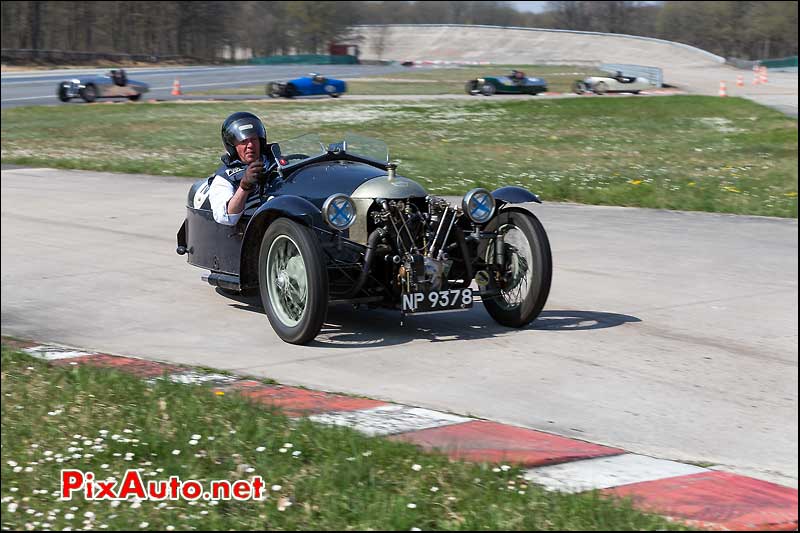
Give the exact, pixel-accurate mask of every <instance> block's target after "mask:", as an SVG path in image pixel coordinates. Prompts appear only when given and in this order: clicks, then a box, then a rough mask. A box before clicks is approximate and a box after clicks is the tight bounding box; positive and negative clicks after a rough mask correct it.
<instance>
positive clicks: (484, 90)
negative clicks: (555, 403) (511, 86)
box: [481, 83, 497, 96]
mask: <svg viewBox="0 0 800 533" xmlns="http://www.w3.org/2000/svg"><path fill="white" fill-rule="evenodd" d="M496 92H497V89H496V88H495V86H494V85H492V84H491V83H484V84H483V86H481V94H482V95H483V96H492V95H493V94H494V93H496Z"/></svg>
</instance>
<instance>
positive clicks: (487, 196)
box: [461, 189, 495, 224]
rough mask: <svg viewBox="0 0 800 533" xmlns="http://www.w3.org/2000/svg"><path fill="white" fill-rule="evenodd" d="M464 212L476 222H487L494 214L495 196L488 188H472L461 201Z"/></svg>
mask: <svg viewBox="0 0 800 533" xmlns="http://www.w3.org/2000/svg"><path fill="white" fill-rule="evenodd" d="M461 205H462V207H463V208H464V213H466V214H467V216H468V217H469V219H470V220H471V221H473V222H475V223H476V224H485V223H487V222H489V219H490V218H492V215H494V207H495V203H494V196H492V193H490V192H489V191H487V190H486V189H472V190H471V191H469V192H468V193H467V194H465V195H464V200H462V202H461Z"/></svg>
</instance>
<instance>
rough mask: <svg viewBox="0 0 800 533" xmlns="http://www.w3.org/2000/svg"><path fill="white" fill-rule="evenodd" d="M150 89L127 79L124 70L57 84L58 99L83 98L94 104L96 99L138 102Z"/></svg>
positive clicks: (67, 100) (139, 82)
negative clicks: (125, 99)
mask: <svg viewBox="0 0 800 533" xmlns="http://www.w3.org/2000/svg"><path fill="white" fill-rule="evenodd" d="M149 90H150V87H149V86H148V85H147V84H146V83H144V82H143V81H135V80H131V79H128V75H127V74H126V73H125V71H124V70H122V69H120V70H112V71H111V72H109V73H108V74H101V75H97V76H81V77H78V78H73V79H71V80H66V81H62V82H61V83H59V84H58V99H59V100H61V101H62V102H69V101H70V99H72V98H78V97H80V98H83V99H84V100H85V101H86V102H94V101H95V100H96V99H98V98H128V99H129V100H134V101H135V100H138V99H139V98H141V97H142V94H144V93H146V92H148V91H149Z"/></svg>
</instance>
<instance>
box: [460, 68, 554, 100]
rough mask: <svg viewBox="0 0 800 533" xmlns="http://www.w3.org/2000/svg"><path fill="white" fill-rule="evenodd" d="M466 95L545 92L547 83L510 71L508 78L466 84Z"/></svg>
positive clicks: (493, 77)
mask: <svg viewBox="0 0 800 533" xmlns="http://www.w3.org/2000/svg"><path fill="white" fill-rule="evenodd" d="M465 89H466V91H467V94H471V95H475V94H482V95H484V96H491V95H493V94H532V95H537V94H539V93H543V92H546V91H547V82H546V81H544V80H543V79H542V78H529V77H527V76H526V75H525V73H524V72H522V71H519V70H512V71H511V75H510V76H487V77H485V78H477V79H474V80H470V81H468V82H467V84H466V86H465Z"/></svg>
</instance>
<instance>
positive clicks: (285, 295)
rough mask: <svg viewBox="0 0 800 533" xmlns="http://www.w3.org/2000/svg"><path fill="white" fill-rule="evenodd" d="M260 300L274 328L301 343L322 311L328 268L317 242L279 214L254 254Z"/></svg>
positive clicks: (325, 306)
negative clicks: (256, 257)
mask: <svg viewBox="0 0 800 533" xmlns="http://www.w3.org/2000/svg"><path fill="white" fill-rule="evenodd" d="M258 281H259V290H260V292H261V302H262V304H263V305H264V310H265V311H266V313H267V317H268V318H269V321H270V324H272V327H273V329H274V330H275V333H277V334H278V336H279V337H280V338H281V339H283V340H284V341H285V342H288V343H291V344H305V343H307V342H309V341H311V340H312V339H314V337H316V336H317V334H318V333H319V330H320V329H321V328H322V324H323V322H324V321H325V315H326V314H327V311H328V271H327V269H326V268H325V264H324V260H323V255H322V251H321V250H320V247H319V242H318V241H317V239H316V237H315V236H314V235H313V233H311V231H310V230H309V229H308V228H306V227H305V226H301V225H300V224H298V223H296V222H293V221H291V220H288V219H285V218H282V219H278V220H276V221H275V222H273V223H272V224H270V226H269V228H268V229H267V231H266V232H265V233H264V237H263V239H262V241H261V251H260V253H259V257H258Z"/></svg>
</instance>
